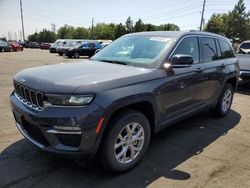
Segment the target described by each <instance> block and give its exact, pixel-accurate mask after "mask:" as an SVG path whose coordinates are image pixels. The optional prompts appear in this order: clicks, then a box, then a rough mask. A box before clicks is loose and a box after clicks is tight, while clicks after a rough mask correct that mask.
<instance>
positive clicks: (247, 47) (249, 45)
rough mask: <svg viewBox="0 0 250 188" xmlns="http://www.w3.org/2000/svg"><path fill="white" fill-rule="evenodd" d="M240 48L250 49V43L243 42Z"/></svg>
mask: <svg viewBox="0 0 250 188" xmlns="http://www.w3.org/2000/svg"><path fill="white" fill-rule="evenodd" d="M240 48H242V49H246V50H250V43H243V44H242V45H241V46H240Z"/></svg>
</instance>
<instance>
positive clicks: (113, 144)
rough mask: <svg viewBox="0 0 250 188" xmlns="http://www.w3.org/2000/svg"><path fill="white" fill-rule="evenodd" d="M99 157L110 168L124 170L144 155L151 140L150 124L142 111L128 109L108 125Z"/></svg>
mask: <svg viewBox="0 0 250 188" xmlns="http://www.w3.org/2000/svg"><path fill="white" fill-rule="evenodd" d="M108 126H109V130H108V132H107V134H106V135H105V136H104V138H103V143H102V146H101V150H100V154H99V158H100V161H101V164H102V165H103V166H104V167H105V168H106V169H108V170H112V171H117V172H124V171H126V170H129V169H131V168H132V167H134V166H135V165H136V164H137V163H138V162H139V161H140V160H141V159H142V157H143V156H144V154H145V152H146V150H147V148H148V145H149V141H150V125H149V122H148V120H147V118H146V117H145V116H144V115H143V114H142V113H140V112H138V111H135V110H128V111H126V112H124V113H122V114H120V115H119V116H117V117H116V118H115V120H114V121H112V122H111V124H109V125H108Z"/></svg>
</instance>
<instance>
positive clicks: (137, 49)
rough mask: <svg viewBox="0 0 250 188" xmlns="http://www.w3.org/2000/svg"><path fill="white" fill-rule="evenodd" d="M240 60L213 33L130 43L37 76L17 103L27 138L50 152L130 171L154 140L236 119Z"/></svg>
mask: <svg viewBox="0 0 250 188" xmlns="http://www.w3.org/2000/svg"><path fill="white" fill-rule="evenodd" d="M238 76H239V66H238V59H237V58H235V54H234V52H233V49H232V47H231V45H230V43H229V41H228V39H226V38H225V37H223V36H220V35H215V34H212V33H205V32H198V31H197V32H196V31H192V32H142V33H133V34H128V35H125V36H123V37H121V38H119V39H117V40H116V41H114V42H113V43H111V44H110V45H108V46H107V47H106V48H104V49H102V50H101V51H100V52H98V53H97V54H95V55H94V56H93V57H92V58H91V59H89V60H85V61H84V62H82V63H70V64H58V65H49V66H42V67H38V68H30V69H26V70H23V71H21V72H19V73H18V74H17V75H16V76H15V77H14V81H13V83H14V91H13V92H12V94H11V96H10V102H11V106H12V111H13V114H14V117H15V120H16V126H17V128H18V129H19V131H20V132H21V133H22V134H23V136H24V137H26V138H27V139H28V140H29V141H30V142H32V143H33V144H35V145H36V146H38V147H39V148H41V149H42V150H45V151H49V152H53V153H57V154H63V155H69V156H73V157H77V156H78V157H86V158H91V157H93V156H95V155H96V154H97V156H98V157H99V161H100V162H101V163H102V164H103V166H104V167H106V168H108V169H111V170H113V171H119V172H122V171H126V170H128V169H131V168H132V167H134V166H135V165H136V164H137V163H138V162H139V161H140V160H141V159H142V157H143V156H144V154H145V152H146V150H147V148H148V145H149V142H150V138H151V135H152V134H155V133H156V132H158V131H159V130H161V129H163V128H165V127H167V126H169V125H171V124H174V123H176V122H178V121H180V120H182V119H183V118H186V117H189V116H191V115H193V114H195V113H197V112H200V111H202V110H205V109H211V112H212V113H213V114H214V115H216V116H217V117H223V116H225V115H227V114H228V112H229V111H230V107H231V104H232V100H233V94H234V91H235V89H236V87H237V81H238Z"/></svg>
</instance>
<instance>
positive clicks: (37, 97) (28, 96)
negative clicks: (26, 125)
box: [14, 81, 43, 110]
mask: <svg viewBox="0 0 250 188" xmlns="http://www.w3.org/2000/svg"><path fill="white" fill-rule="evenodd" d="M14 88H15V91H14V92H15V96H16V97H17V98H18V99H19V100H20V101H21V102H22V103H24V104H25V105H27V106H29V107H31V108H33V109H36V110H42V109H43V94H42V93H41V92H38V91H35V90H33V89H30V88H28V87H26V86H23V85H22V84H20V83H18V82H16V81H14Z"/></svg>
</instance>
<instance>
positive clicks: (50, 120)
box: [10, 93, 103, 157]
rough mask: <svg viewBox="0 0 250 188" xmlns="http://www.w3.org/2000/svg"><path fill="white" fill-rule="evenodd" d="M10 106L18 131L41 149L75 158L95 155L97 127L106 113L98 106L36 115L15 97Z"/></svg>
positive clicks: (68, 108)
mask: <svg viewBox="0 0 250 188" xmlns="http://www.w3.org/2000/svg"><path fill="white" fill-rule="evenodd" d="M10 102H11V107H12V111H13V114H14V117H15V120H16V126H17V128H18V130H19V131H20V132H21V133H22V134H23V136H24V137H26V138H27V139H28V140H29V141H30V142H32V143H33V144H35V145H36V146H37V147H39V148H40V149H42V150H45V151H49V152H52V153H57V154H64V155H67V156H72V157H91V156H93V155H94V154H95V153H96V151H97V149H98V145H99V144H98V143H99V142H98V141H97V140H98V136H100V135H97V134H96V127H97V125H98V122H99V119H100V118H101V117H102V115H103V109H102V108H101V107H99V106H98V105H96V104H95V103H91V104H90V105H89V106H86V107H48V108H44V109H43V110H42V111H37V110H35V109H32V108H31V107H29V106H26V105H25V104H23V103H22V102H20V101H19V100H18V99H17V98H16V96H15V95H14V94H13V93H12V94H11V96H10Z"/></svg>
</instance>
